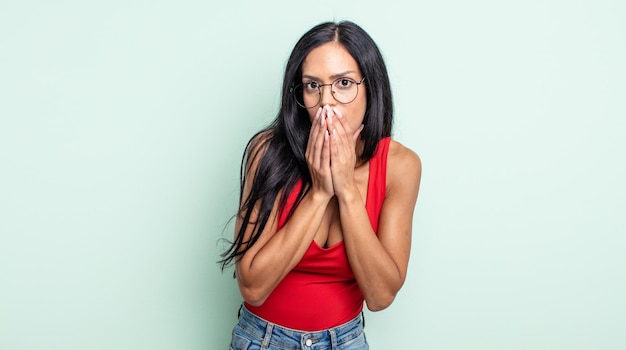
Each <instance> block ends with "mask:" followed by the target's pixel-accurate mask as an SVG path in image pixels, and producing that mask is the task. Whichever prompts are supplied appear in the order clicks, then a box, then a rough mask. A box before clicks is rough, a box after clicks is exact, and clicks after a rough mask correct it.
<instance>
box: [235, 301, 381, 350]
mask: <svg viewBox="0 0 626 350" xmlns="http://www.w3.org/2000/svg"><path fill="white" fill-rule="evenodd" d="M229 349H230V350H260V349H267V350H287V349H289V350H296V349H299V350H326V349H328V350H330V349H332V350H367V349H369V346H368V345H367V340H366V339H365V333H364V332H363V319H362V317H361V315H359V316H357V317H355V318H354V319H352V320H351V321H349V322H347V323H344V324H342V325H340V326H337V327H333V328H329V329H326V330H322V331H315V332H306V331H299V330H295V329H290V328H285V327H281V326H278V325H276V324H274V323H271V322H268V321H265V320H264V319H262V318H260V317H258V316H256V315H254V314H253V313H251V312H250V311H248V310H247V309H246V307H245V306H242V307H241V312H240V314H239V323H237V325H236V326H235V328H234V329H233V338H232V340H231V343H230V348H229Z"/></svg>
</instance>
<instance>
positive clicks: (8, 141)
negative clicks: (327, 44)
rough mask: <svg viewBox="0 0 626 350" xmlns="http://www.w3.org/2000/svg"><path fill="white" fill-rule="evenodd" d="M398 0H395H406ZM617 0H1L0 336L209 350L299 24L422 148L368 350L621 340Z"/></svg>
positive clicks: (12, 341)
mask: <svg viewBox="0 0 626 350" xmlns="http://www.w3.org/2000/svg"><path fill="white" fill-rule="evenodd" d="M409 4H411V5H409ZM625 18H626V5H625V3H624V2H623V1H618V0H614V1H608V0H604V1H592V0H587V1H556V0H549V1H517V2H510V1H488V0H478V1H471V2H469V1H460V0H456V1H420V2H408V1H407V2H406V3H404V2H392V1H371V2H364V1H315V2H309V3H304V2H287V1H284V2H282V3H279V2H273V3H272V4H270V3H261V2H256V3H253V2H250V3H244V2H241V1H233V2H226V1H220V2H207V1H107V2H105V1H100V2H89V3H88V2H83V1H75V0H74V1H57V2H54V3H53V2H47V1H20V2H18V1H2V2H1V3H0V349H3V350H24V349H28V350H31V349H32V350H35V349H37V350H40V349H64V350H75V349H76V350H78V349H93V350H96V349H98V350H99V349H116V350H125V349H129V350H130V349H133V350H135V349H151V350H160V349H168V350H169V349H172V350H174V349H186V350H192V349H197V350H200V349H226V348H227V344H228V341H229V338H230V331H231V328H232V326H233V325H234V323H235V318H236V312H237V307H238V304H239V303H240V300H241V299H240V296H239V294H238V291H237V288H236V285H235V281H234V280H233V279H232V278H231V277H232V270H229V271H227V272H226V273H225V274H222V273H221V272H220V271H219V269H218V267H217V265H216V264H215V261H216V260H217V259H218V252H219V249H220V246H219V245H218V243H217V241H218V239H219V238H220V237H230V235H231V234H232V233H231V230H232V226H231V225H230V224H229V223H228V219H229V218H230V216H231V215H232V214H233V212H234V210H235V208H236V205H237V196H238V170H239V161H240V156H241V152H242V150H243V147H244V145H245V143H246V141H247V139H248V138H249V137H250V136H251V135H252V133H253V132H255V131H256V130H258V129H259V128H260V127H261V126H263V125H265V124H266V123H268V122H269V121H270V120H271V119H272V118H273V117H274V114H275V112H276V109H277V101H278V99H279V87H280V84H281V76H282V70H283V67H284V63H285V61H286V59H287V56H288V54H289V52H290V50H291V48H292V46H293V44H294V43H295V41H296V40H297V38H298V37H299V36H300V35H301V34H302V33H304V31H306V30H307V29H308V28H309V27H311V26H312V25H314V24H316V23H318V22H320V21H324V20H332V19H337V20H340V19H352V20H354V21H356V22H358V23H360V24H361V25H362V26H363V27H364V28H365V29H366V30H367V31H368V32H369V33H370V34H371V35H372V36H373V37H374V39H375V40H376V41H377V43H378V44H379V46H380V48H381V50H382V51H383V54H384V56H385V58H386V61H387V63H388V67H389V71H390V76H391V80H392V84H393V88H394V94H395V101H396V124H395V138H396V139H398V140H399V141H401V142H402V143H404V144H406V145H407V146H409V147H411V148H412V149H414V150H415V151H416V152H418V153H419V154H420V155H421V157H422V160H423V165H424V173H423V179H422V189H421V193H420V198H419V200H418V206H417V210H416V213H415V221H414V222H415V225H414V232H413V236H414V241H413V247H412V256H411V261H410V268H409V277H408V279H407V281H406V284H405V286H404V288H403V289H402V290H401V292H400V293H399V295H398V297H397V299H396V301H395V302H394V304H393V305H392V306H391V307H390V308H389V309H387V310H385V311H382V312H379V313H369V312H368V313H367V314H366V318H367V327H366V329H367V334H368V339H369V341H370V344H371V347H372V348H373V349H429V350H435V349H477V350H478V349H480V350H491V349H533V350H534V349H550V350H554V349H563V350H565V349H568V350H570V349H603V350H609V349H616V350H617V349H625V348H626V253H625V251H626V236H625V234H626V185H625V184H624V179H626V161H625V159H626V155H625V153H626V152H625V151H626V136H625V135H626V64H625V63H624V62H626V20H625Z"/></svg>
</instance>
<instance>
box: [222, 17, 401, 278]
mask: <svg viewBox="0 0 626 350" xmlns="http://www.w3.org/2000/svg"><path fill="white" fill-rule="evenodd" d="M328 42H338V43H340V44H342V45H343V46H344V47H345V48H346V49H347V50H348V52H349V53H350V55H352V57H353V58H354V59H355V60H356V62H357V64H358V65H359V69H360V70H361V73H362V74H363V76H364V77H365V78H366V79H365V84H367V88H366V89H365V91H366V92H367V105H366V110H365V117H364V119H363V125H364V127H363V130H362V131H361V134H360V137H361V139H362V140H363V141H364V145H363V152H362V154H361V156H360V160H361V161H368V160H370V159H371V158H372V156H373V154H374V151H375V150H376V146H377V145H378V142H379V141H380V140H381V139H382V138H384V137H387V136H390V135H391V126H392V121H393V106H392V98H391V87H390V84H389V75H388V74H387V68H386V66H385V62H384V60H383V57H382V55H381V53H380V50H379V49H378V46H377V45H376V43H375V42H374V40H372V38H371V37H370V36H369V34H367V33H366V32H365V31H364V30H363V29H362V28H361V27H359V26H358V25H357V24H355V23H353V22H350V21H343V22H339V23H335V22H325V23H321V24H318V25H317V26H315V27H313V28H311V29H310V30H309V31H308V32H306V33H305V34H304V35H303V36H302V37H301V38H300V40H298V42H297V43H296V45H295V46H294V48H293V51H292V52H291V55H290V57H289V60H288V61H287V66H286V67H285V76H284V80H283V86H282V98H281V106H280V110H279V112H278V115H277V116H276V119H274V121H273V122H272V123H271V124H270V125H269V126H268V127H266V128H265V129H263V130H261V131H259V132H258V133H256V134H255V135H254V136H253V137H252V138H251V139H250V141H249V142H248V145H247V146H246V149H245V151H244V155H243V159H242V161H241V171H240V195H239V203H240V207H239V211H238V213H237V215H238V217H239V218H240V219H241V220H242V225H241V226H240V227H239V230H238V232H236V235H235V240H234V242H230V247H229V248H228V249H227V250H226V251H225V252H224V253H222V255H221V256H222V260H220V261H219V263H220V265H221V267H222V270H223V269H224V268H226V267H227V266H228V265H230V264H231V263H232V262H233V260H235V261H236V260H237V259H238V258H239V257H241V256H242V255H243V254H244V253H245V252H246V251H247V250H248V249H249V248H250V247H251V246H252V245H253V244H254V243H255V242H256V241H257V240H258V238H259V236H260V235H261V232H263V229H264V228H265V225H266V224H267V222H268V221H269V220H270V215H271V212H272V209H273V207H274V203H275V201H276V198H277V197H278V196H279V195H280V198H279V203H280V205H281V206H282V205H283V204H284V203H285V201H286V199H287V197H288V196H289V194H290V193H291V191H292V190H293V188H294V186H295V185H296V183H297V182H298V180H300V179H301V180H302V187H301V190H300V193H299V194H298V201H299V200H301V199H302V197H304V195H306V193H307V191H308V190H309V188H310V185H311V175H310V173H309V169H308V167H307V162H306V159H305V152H306V146H307V141H308V137H309V131H310V129H311V121H310V120H309V116H308V113H307V110H306V109H304V108H302V107H299V106H298V104H297V103H296V99H295V96H294V95H293V94H292V92H291V90H292V88H293V87H294V86H295V85H297V84H299V83H301V79H302V62H303V61H304V59H305V58H306V56H307V55H308V54H309V52H311V50H313V49H315V48H316V47H318V46H321V45H323V44H326V43H328ZM259 157H260V158H259ZM257 158H258V159H257ZM252 163H257V164H258V166H257V168H256V171H255V173H254V174H252V173H250V174H249V175H250V176H253V183H252V186H251V190H250V193H249V194H248V195H247V197H246V198H243V194H244V186H245V184H246V181H249V180H250V179H249V178H247V177H246V175H247V174H248V171H249V170H250V169H248V168H249V166H250V165H251V164H252ZM256 205H258V212H257V213H256V219H255V220H252V214H253V212H254V208H255V206H256ZM294 208H295V206H294V207H292V208H291V212H290V213H289V215H291V214H292V212H293V210H294ZM271 219H272V220H276V217H274V218H271ZM248 225H253V229H252V234H251V236H250V239H249V240H248V241H244V232H245V231H246V229H247V228H248Z"/></svg>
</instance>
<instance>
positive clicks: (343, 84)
mask: <svg viewBox="0 0 626 350" xmlns="http://www.w3.org/2000/svg"><path fill="white" fill-rule="evenodd" d="M355 83H356V82H355V81H354V80H352V79H349V78H339V79H337V81H335V87H336V88H337V89H342V90H346V89H349V88H351V87H352V84H355Z"/></svg>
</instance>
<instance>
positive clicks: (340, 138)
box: [324, 106, 363, 197]
mask: <svg viewBox="0 0 626 350" xmlns="http://www.w3.org/2000/svg"><path fill="white" fill-rule="evenodd" d="M324 108H326V121H327V123H326V127H327V129H328V133H329V135H330V170H331V174H332V179H333V189H334V192H335V195H337V196H339V197H340V196H342V195H344V194H347V193H348V192H349V191H354V190H356V186H355V182H354V168H355V166H356V161H357V157H356V142H357V140H358V138H359V135H360V134H361V130H363V126H362V125H361V126H360V127H359V128H358V129H357V130H353V129H352V127H350V124H349V123H348V120H347V119H346V118H345V117H344V116H343V115H342V114H341V111H339V109H337V108H331V107H330V106H325V107H324Z"/></svg>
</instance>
